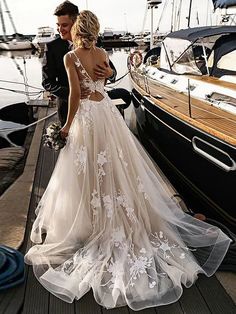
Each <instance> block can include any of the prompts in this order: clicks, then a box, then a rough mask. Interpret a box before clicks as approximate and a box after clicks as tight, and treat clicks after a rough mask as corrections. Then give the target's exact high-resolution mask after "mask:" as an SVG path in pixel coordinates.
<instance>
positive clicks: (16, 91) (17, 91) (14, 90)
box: [0, 87, 43, 96]
mask: <svg viewBox="0 0 236 314" xmlns="http://www.w3.org/2000/svg"><path fill="white" fill-rule="evenodd" d="M0 89H2V90H6V91H9V92H13V93H18V94H26V92H25V91H22V90H17V89H10V88H5V87H0ZM42 93H43V91H40V92H29V94H30V95H32V96H33V95H38V94H42Z"/></svg>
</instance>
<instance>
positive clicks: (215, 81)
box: [188, 75, 236, 89]
mask: <svg viewBox="0 0 236 314" xmlns="http://www.w3.org/2000/svg"><path fill="white" fill-rule="evenodd" d="M188 77H189V78H192V79H194V80H198V81H203V82H207V83H210V84H214V85H219V86H221V87H227V88H232V89H236V84H235V83H231V82H226V81H223V80H220V79H219V78H217V77H213V76H207V75H202V76H198V75H195V76H193V75H188Z"/></svg>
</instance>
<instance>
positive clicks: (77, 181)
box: [25, 11, 231, 310]
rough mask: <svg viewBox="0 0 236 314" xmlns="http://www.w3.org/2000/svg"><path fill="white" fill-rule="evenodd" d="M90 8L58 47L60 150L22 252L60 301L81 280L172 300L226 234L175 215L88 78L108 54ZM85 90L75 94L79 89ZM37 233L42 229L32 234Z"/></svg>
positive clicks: (213, 264)
mask: <svg viewBox="0 0 236 314" xmlns="http://www.w3.org/2000/svg"><path fill="white" fill-rule="evenodd" d="M98 33H99V22H98V19H97V17H96V16H95V15H94V14H93V13H92V12H90V11H82V12H81V13H80V15H79V17H78V19H77V21H76V22H75V24H74V27H73V41H74V45H75V47H76V49H75V50H73V51H70V52H68V53H67V54H66V56H65V59H64V62H65V67H66V70H67V74H68V78H69V83H70V95H69V113H68V117H67V122H66V124H65V125H64V126H63V128H62V129H61V134H62V136H64V137H67V144H66V146H65V147H64V148H63V149H62V150H61V152H60V155H59V157H58V161H57V164H56V166H55V169H54V172H53V174H52V177H51V179H50V182H49V184H48V187H47V189H46V191H45V193H44V195H43V197H42V199H41V201H40V203H39V205H38V207H37V209H36V215H37V218H36V220H35V222H34V224H33V227H32V231H31V240H32V241H33V242H34V243H35V245H34V246H33V247H32V248H31V249H30V250H29V251H28V252H27V254H26V256H25V261H26V263H28V264H31V265H33V269H34V273H35V276H36V277H37V279H38V280H39V281H40V283H41V284H42V285H43V286H44V287H45V288H46V289H48V290H49V291H50V292H51V293H53V294H54V295H56V296H57V297H59V298H61V299H62V300H64V301H66V302H73V300H74V299H77V300H78V299H80V298H81V297H82V296H83V295H84V294H85V293H86V292H88V291H89V290H90V289H91V288H92V290H93V294H94V298H95V299H96V301H97V302H98V303H99V304H101V305H102V306H104V307H106V308H113V307H119V306H125V305H128V306H129V307H130V308H132V309H133V310H140V309H143V308H148V307H154V306H159V305H163V304H170V303H173V302H175V301H177V300H178V299H179V298H180V296H181V294H182V292H183V288H182V285H184V286H186V287H190V286H191V285H192V284H193V283H194V282H195V280H196V279H197V277H198V274H199V273H203V274H205V275H206V276H211V275H212V274H213V273H214V272H215V271H216V270H217V268H218V266H219V265H220V263H221V262H222V259H223V258H224V256H225V254H226V252H227V250H228V247H229V244H230V241H231V240H230V239H229V238H228V237H227V236H226V235H225V234H224V233H223V232H222V231H221V230H220V229H218V228H217V227H215V226H211V225H209V224H207V223H205V222H202V221H200V220H197V219H195V218H193V217H191V216H189V215H187V214H185V213H184V212H183V211H182V209H181V208H180V207H179V205H178V204H176V202H175V201H174V200H173V199H172V198H171V195H170V193H169V192H168V190H167V188H166V183H165V181H164V179H163V177H162V175H161V174H160V173H159V172H158V171H157V170H156V168H155V166H154V165H153V163H152V161H151V160H150V158H149V157H148V155H147V153H146V152H145V151H144V149H143V148H142V147H141V145H140V144H139V142H138V141H137V140H136V138H135V137H134V136H133V135H132V133H131V132H130V130H129V129H128V127H127V126H126V124H125V122H124V120H123V118H122V116H121V115H120V113H119V111H118V110H117V109H116V107H115V106H114V105H113V104H112V102H111V100H110V98H109V97H108V95H107V94H106V92H105V91H104V83H105V82H104V80H96V77H95V76H94V73H93V68H94V66H95V65H96V64H104V62H108V57H107V55H106V53H105V51H104V50H102V49H100V48H97V47H95V43H96V39H97V37H98ZM87 87H88V88H89V89H90V96H89V97H88V98H87V99H83V100H79V99H80V95H81V90H83V89H84V88H87ZM43 234H44V237H43V238H42V235H43Z"/></svg>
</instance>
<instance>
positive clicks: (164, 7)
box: [157, 1, 168, 30]
mask: <svg viewBox="0 0 236 314" xmlns="http://www.w3.org/2000/svg"><path fill="white" fill-rule="evenodd" d="M167 3H168V1H165V4H164V6H163V9H162V12H161V15H160V18H159V21H158V23H157V30H159V28H160V24H161V20H162V18H163V15H164V12H165V10H166V6H167Z"/></svg>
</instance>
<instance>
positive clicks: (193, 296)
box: [179, 285, 211, 314]
mask: <svg viewBox="0 0 236 314" xmlns="http://www.w3.org/2000/svg"><path fill="white" fill-rule="evenodd" d="M179 302H180V304H181V307H182V309H183V312H184V313H188V314H195V313H201V314H203V313H204V314H209V313H211V311H210V310H209V308H208V306H207V304H206V302H205V300H204V298H203V297H202V295H201V294H200V292H199V291H198V289H197V287H196V286H195V285H194V286H192V287H190V288H184V292H183V295H182V296H181V298H180V300H179Z"/></svg>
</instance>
